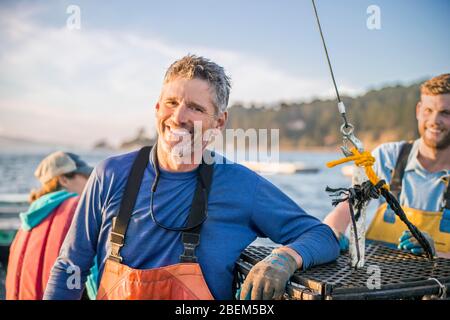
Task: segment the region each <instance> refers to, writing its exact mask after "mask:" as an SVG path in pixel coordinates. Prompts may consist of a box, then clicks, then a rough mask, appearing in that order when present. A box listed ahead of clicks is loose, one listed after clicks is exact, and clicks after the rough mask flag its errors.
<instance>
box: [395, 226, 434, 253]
mask: <svg viewBox="0 0 450 320" xmlns="http://www.w3.org/2000/svg"><path fill="white" fill-rule="evenodd" d="M422 234H423V236H424V238H425V239H426V240H427V241H428V243H429V244H430V247H431V250H432V253H433V256H435V255H436V249H435V248H434V240H433V238H432V237H431V236H430V235H429V234H428V233H426V232H422ZM399 241H400V243H399V244H398V248H399V249H403V250H408V251H411V252H412V253H414V254H417V255H420V254H423V252H424V251H423V249H422V247H421V246H420V244H419V242H418V241H417V240H416V239H415V238H414V237H413V236H412V234H411V232H410V231H409V230H406V231H405V232H403V234H402V236H401V237H400V239H399Z"/></svg>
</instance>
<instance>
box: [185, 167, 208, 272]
mask: <svg viewBox="0 0 450 320" xmlns="http://www.w3.org/2000/svg"><path fill="white" fill-rule="evenodd" d="M213 173H214V164H206V163H204V162H203V161H202V163H201V164H200V167H199V169H198V176H197V187H196V189H195V193H194V198H193V200H192V205H191V210H190V213H189V218H188V222H187V225H186V227H187V228H189V227H192V226H196V225H198V224H199V223H200V222H201V221H204V220H205V219H206V216H207V215H208V196H209V191H210V190H211V184H212V176H213ZM201 226H202V225H201V224H200V225H198V226H197V227H195V228H193V229H188V231H183V232H182V233H181V240H182V242H183V246H184V252H183V253H182V254H181V255H180V262H182V263H183V262H197V257H196V256H195V248H196V247H197V246H198V245H199V244H200V229H201Z"/></svg>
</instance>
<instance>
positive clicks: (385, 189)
mask: <svg viewBox="0 0 450 320" xmlns="http://www.w3.org/2000/svg"><path fill="white" fill-rule="evenodd" d="M351 151H352V153H353V156H350V157H346V158H343V159H339V160H335V161H331V162H328V163H327V166H328V167H329V168H331V167H334V166H336V165H339V164H342V163H346V162H350V161H353V162H354V163H355V164H356V165H357V166H360V167H364V169H365V172H366V175H367V178H368V179H369V180H367V181H365V182H363V183H362V185H358V184H357V185H354V186H353V187H352V188H337V189H332V188H329V187H328V186H327V188H326V191H327V192H329V193H332V194H330V196H331V197H334V199H333V200H332V204H333V206H336V205H338V204H339V203H341V202H344V201H348V202H349V205H350V215H351V218H352V225H353V228H354V230H355V232H354V233H355V241H356V242H355V243H357V242H358V241H357V229H356V221H358V219H359V217H360V215H361V210H362V209H363V206H364V204H365V203H367V202H369V201H370V200H371V199H378V198H379V197H380V196H382V197H383V198H384V199H386V202H387V204H388V205H389V207H390V208H391V209H392V210H393V211H394V213H395V214H396V215H397V216H398V217H399V218H400V220H401V221H402V222H403V223H404V224H405V225H406V226H407V227H408V229H409V231H410V232H411V234H412V235H413V237H414V238H416V240H417V241H418V242H419V244H420V246H421V247H422V248H423V249H424V252H425V254H426V256H427V257H428V258H429V259H430V260H432V259H433V253H432V252H433V251H432V248H431V246H430V244H429V243H428V241H427V240H426V239H425V237H424V236H423V234H422V232H420V230H419V229H418V228H417V227H416V226H415V225H414V224H412V223H411V222H410V221H409V220H408V218H407V217H406V214H405V212H404V211H403V209H402V207H401V206H400V204H399V202H398V201H397V199H396V198H395V197H394V196H393V195H392V193H390V191H389V186H388V185H387V184H386V182H385V181H384V180H380V179H379V178H378V176H377V175H376V173H375V171H374V170H373V168H372V166H373V164H374V163H375V158H374V157H373V156H372V155H371V154H370V152H367V151H364V152H359V151H358V150H357V149H356V148H353V149H352V150H351ZM353 208H356V209H357V210H356V214H355V213H354V211H353ZM356 249H357V258H358V262H359V259H360V252H359V247H358V246H356Z"/></svg>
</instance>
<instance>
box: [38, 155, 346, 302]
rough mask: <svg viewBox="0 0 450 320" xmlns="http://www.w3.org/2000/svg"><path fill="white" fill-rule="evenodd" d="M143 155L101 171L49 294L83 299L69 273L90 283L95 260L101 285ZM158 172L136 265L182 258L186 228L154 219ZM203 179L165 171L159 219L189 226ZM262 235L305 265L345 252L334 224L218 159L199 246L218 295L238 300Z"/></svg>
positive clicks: (140, 227)
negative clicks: (247, 254)
mask: <svg viewBox="0 0 450 320" xmlns="http://www.w3.org/2000/svg"><path fill="white" fill-rule="evenodd" d="M136 155H137V152H131V153H128V154H124V155H119V156H115V157H111V158H108V159H106V160H104V161H103V162H101V163H100V164H99V165H98V166H97V167H96V168H95V170H94V172H93V174H92V175H91V177H90V178H89V181H88V183H87V186H86V188H85V190H84V192H83V194H82V195H81V199H80V203H79V205H78V208H77V211H76V213H75V217H74V219H73V223H72V225H71V227H70V230H69V232H68V235H67V237H66V239H65V241H64V244H63V246H62V249H61V251H60V255H59V257H58V259H57V261H56V263H55V265H54V266H53V269H52V272H51V276H50V279H49V282H48V285H47V289H46V292H45V295H44V299H79V298H80V297H81V295H82V290H83V289H82V288H77V287H75V288H73V286H71V288H72V289H70V288H68V285H67V282H68V281H67V280H68V278H69V277H70V276H71V275H72V274H71V273H70V272H67V270H68V268H69V267H70V266H72V268H71V269H70V270H74V268H73V266H76V267H78V268H79V271H80V274H81V283H84V282H85V279H86V276H87V275H88V274H89V269H90V267H91V265H92V264H93V259H94V258H95V259H96V262H97V265H98V267H99V276H98V279H99V280H98V282H100V280H101V276H102V273H103V269H104V266H105V263H106V260H107V258H108V253H109V248H110V244H109V241H108V240H109V234H110V232H111V225H112V219H113V218H114V217H115V216H117V214H118V211H119V206H120V202H121V200H122V196H123V192H124V188H125V184H126V181H127V178H128V174H129V172H130V169H131V166H132V164H133V161H134V159H135V157H136ZM218 156H219V155H217V156H216V157H218ZM216 159H217V158H216ZM154 177H155V172H154V169H153V167H152V165H151V163H149V164H148V166H147V169H146V171H145V174H144V177H143V181H142V185H141V189H140V192H139V195H138V197H137V200H136V205H135V208H134V210H133V213H132V216H131V220H130V223H129V225H128V229H127V233H126V237H125V245H124V247H123V248H122V250H121V256H122V257H123V262H122V263H124V264H126V265H128V266H130V267H132V268H136V269H150V268H156V267H162V266H167V265H171V264H176V263H179V256H180V254H181V253H182V251H183V245H182V242H181V233H180V232H174V231H167V230H165V229H162V228H160V227H158V226H157V225H155V223H154V222H153V221H152V218H151V215H150V189H151V185H152V183H153V180H154ZM196 183H197V171H196V170H194V171H191V172H182V173H178V172H177V173H174V172H168V171H164V170H161V174H160V179H159V184H158V188H157V191H156V193H155V195H154V215H155V216H156V218H157V219H158V220H159V221H160V222H161V223H163V224H164V225H166V226H171V227H180V226H184V225H185V224H186V222H187V218H188V215H189V210H190V206H191V203H192V198H193V195H194V191H195V188H196ZM256 237H268V238H270V239H271V240H273V241H274V242H276V243H280V244H284V245H288V246H289V247H290V248H292V249H294V250H295V251H296V252H297V253H298V254H299V255H300V256H301V257H302V259H303V269H306V268H309V267H311V266H313V265H317V264H321V263H325V262H329V261H332V260H334V259H336V257H337V256H338V254H339V244H338V241H337V239H336V237H335V236H334V233H333V232H332V231H331V229H330V228H329V227H328V226H326V225H324V224H322V223H321V222H320V221H319V220H317V219H316V218H314V217H312V216H310V215H308V214H306V213H305V211H304V210H303V209H301V208H300V207H299V206H298V205H297V204H296V203H295V202H293V201H292V200H291V199H290V198H289V197H288V196H286V195H285V194H284V193H283V192H281V191H280V190H279V189H278V188H277V187H275V186H274V185H273V184H271V183H270V182H269V181H267V180H266V179H264V178H262V177H261V176H259V175H258V174H256V173H255V172H253V171H251V170H249V169H247V168H245V167H243V166H241V165H239V164H236V163H232V162H230V161H228V160H226V159H224V160H222V161H217V163H216V164H215V165H214V175H213V182H212V186H211V191H210V195H209V199H208V218H207V220H206V221H205V222H204V224H203V225H202V228H201V233H200V245H199V246H198V247H197V250H196V256H197V257H198V260H199V264H200V267H201V269H202V271H203V274H204V277H205V280H206V283H207V285H208V287H209V289H210V291H211V293H212V294H213V296H214V297H215V298H216V299H231V298H232V282H233V268H234V263H235V261H237V259H238V258H239V255H240V253H241V252H242V251H243V250H244V249H245V248H246V247H247V246H248V245H249V244H250V243H252V242H253V241H254V240H255V239H256ZM98 284H99V283H98Z"/></svg>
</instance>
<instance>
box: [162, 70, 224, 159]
mask: <svg viewBox="0 0 450 320" xmlns="http://www.w3.org/2000/svg"><path fill="white" fill-rule="evenodd" d="M226 116H227V115H226V112H224V113H223V114H221V115H216V107H215V106H214V104H213V92H212V90H211V88H210V86H209V84H208V82H206V81H204V80H199V79H191V80H189V79H183V78H177V79H174V80H172V81H170V82H168V83H166V84H165V85H164V86H163V88H162V93H161V97H160V99H159V102H158V103H157V104H156V127H157V131H158V145H159V146H161V147H162V149H163V150H164V151H165V152H169V153H171V154H175V155H177V156H185V155H186V153H188V154H190V153H192V152H193V149H192V148H193V146H194V143H198V142H199V139H202V136H203V134H204V132H206V131H207V130H211V129H222V127H223V126H224V124H225V120H226ZM194 123H195V125H196V132H194ZM198 129H201V130H198ZM194 133H195V136H194ZM200 143H201V146H202V148H204V147H205V146H206V144H207V142H203V141H200ZM197 145H198V144H197Z"/></svg>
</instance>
